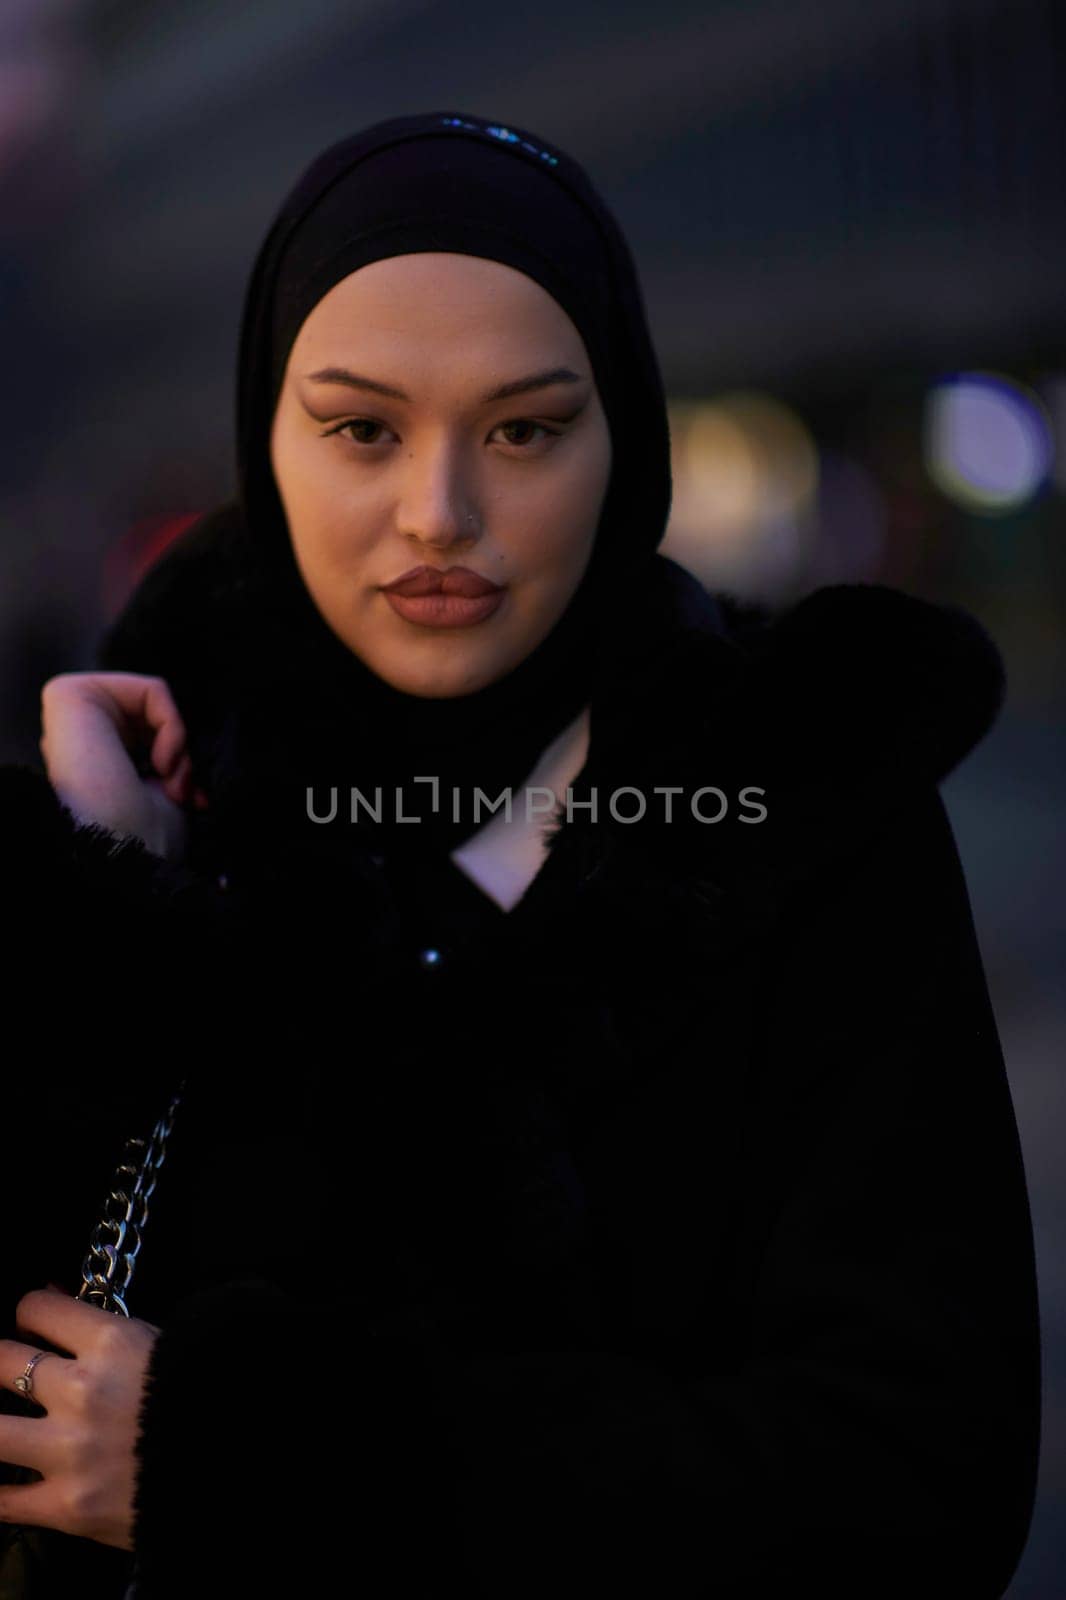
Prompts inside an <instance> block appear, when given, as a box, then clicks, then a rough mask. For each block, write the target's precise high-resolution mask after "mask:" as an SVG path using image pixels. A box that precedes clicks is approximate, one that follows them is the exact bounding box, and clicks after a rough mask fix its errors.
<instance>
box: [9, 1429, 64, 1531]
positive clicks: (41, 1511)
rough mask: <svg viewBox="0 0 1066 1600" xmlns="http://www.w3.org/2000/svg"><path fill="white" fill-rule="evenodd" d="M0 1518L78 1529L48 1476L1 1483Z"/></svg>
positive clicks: (34, 1526)
mask: <svg viewBox="0 0 1066 1600" xmlns="http://www.w3.org/2000/svg"><path fill="white" fill-rule="evenodd" d="M29 1426H30V1427H31V1428H32V1427H34V1426H36V1427H38V1428H39V1427H40V1423H36V1424H34V1423H32V1422H31V1423H30V1424H29ZM23 1464H24V1463H22V1462H19V1463H17V1465H20V1466H21V1465H23ZM0 1522H19V1523H21V1524H22V1526H23V1527H26V1528H55V1529H56V1530H57V1531H58V1532H60V1533H73V1532H75V1529H74V1525H73V1523H72V1521H71V1520H70V1518H69V1515H68V1513H67V1511H66V1509H65V1507H64V1505H63V1502H62V1499H61V1497H60V1495H59V1494H58V1493H57V1492H56V1489H55V1486H54V1485H53V1484H51V1483H49V1482H48V1481H47V1479H45V1480H44V1481H43V1482H41V1483H16V1484H7V1483H5V1484H2V1485H0Z"/></svg>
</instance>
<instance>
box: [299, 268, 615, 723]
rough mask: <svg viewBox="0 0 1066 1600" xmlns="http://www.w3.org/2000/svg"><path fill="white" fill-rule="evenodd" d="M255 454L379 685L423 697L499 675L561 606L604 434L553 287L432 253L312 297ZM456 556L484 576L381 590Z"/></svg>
mask: <svg viewBox="0 0 1066 1600" xmlns="http://www.w3.org/2000/svg"><path fill="white" fill-rule="evenodd" d="M345 374H347V376H346V375H345ZM564 374H565V376H564ZM534 379H536V380H538V381H537V382H536V383H534V382H533V380H534ZM549 379H551V380H552V381H548V380H549ZM504 389H510V390H511V391H512V392H511V393H510V394H503V395H502V396H501V395H500V394H497V393H495V391H498V390H504ZM386 391H388V392H386ZM516 391H520V392H516ZM270 458H271V464H272V466H273V469H274V477H275V480H276V482H277V486H278V492H279V494H280V496H281V501H282V505H283V506H284V508H285V514H286V518H287V520H288V525H289V532H290V535H291V538H292V547H293V552H294V555H295V558H296V563H297V565H298V567H299V569H300V572H301V574H302V576H303V580H304V583H305V584H306V586H307V589H308V591H309V593H310V595H311V597H312V599H313V600H314V602H315V604H316V606H317V607H318V609H319V611H320V612H321V613H322V616H323V617H324V619H325V621H326V622H327V623H328V624H329V626H330V627H331V628H332V630H333V632H334V633H335V634H336V635H337V636H338V638H340V639H341V640H342V641H343V642H344V643H345V644H346V645H347V646H348V647H349V649H350V650H352V651H353V652H354V653H355V655H357V656H358V657H359V658H360V659H361V660H362V661H363V662H365V663H366V665H367V666H368V667H370V668H371V670H372V671H374V672H376V673H377V674H378V676H379V677H381V678H383V679H385V680H386V682H388V683H390V684H391V685H392V686H393V687H394V688H397V689H401V690H403V691H405V692H406V693H408V694H416V695H422V696H426V697H430V698H441V697H446V696H452V695H459V694H467V693H470V692H472V691H474V690H476V689H480V688H483V687H484V686H485V685H486V684H489V683H492V682H493V681H495V680H496V679H497V678H501V677H503V676H504V674H505V673H507V672H509V671H510V670H511V669H512V668H513V667H515V666H517V665H518V663H519V662H520V661H522V660H523V659H524V658H525V657H526V656H527V655H529V653H530V652H531V651H532V650H533V649H535V648H536V646H537V645H538V644H539V643H540V641H541V640H542V639H543V638H545V637H546V635H547V634H548V633H549V632H550V631H551V629H552V627H553V626H554V624H555V622H556V621H557V620H558V618H559V617H560V616H561V615H562V613H563V612H564V611H565V609H566V607H567V604H568V602H569V600H570V598H571V596H572V595H573V593H574V591H575V590H576V589H577V587H578V584H579V583H580V581H581V578H582V576H583V574H584V572H585V569H586V567H587V565H588V562H589V558H590V556H591V554H592V546H593V541H594V538H595V534H596V528H597V524H598V521H599V515H600V509H601V507H602V504H603V500H604V496H605V494H606V491H607V483H608V479H609V477H610V471H611V440H610V434H609V431H608V427H607V419H606V416H605V415H604V412H603V409H602V406H601V403H600V397H599V394H598V392H597V389H596V384H595V381H594V379H593V376H592V366H591V363H590V361H589V357H588V353H587V351H586V349H585V345H584V342H583V340H582V338H581V335H580V334H579V333H578V331H577V329H576V328H575V326H574V324H573V323H572V322H571V321H570V318H569V317H568V316H567V314H566V312H565V311H564V310H563V309H562V307H561V306H560V305H559V304H558V302H557V301H556V300H554V299H553V298H552V297H551V295H549V294H548V293H547V291H546V290H544V289H542V288H541V286H540V285H539V284H538V283H535V282H534V281H533V279H532V278H528V277H526V275H525V274H524V273H522V272H518V271H516V270H515V269H514V268H512V267H507V266H504V265H503V264H502V263H501V262H498V261H489V260H486V259H484V258H482V257H481V256H465V255H456V254H452V253H450V252H434V253H426V254H416V255H406V256H390V257H388V258H386V259H384V260H381V261H374V262H371V263H370V264H369V265H367V266H365V267H360V268H359V270H358V271H357V272H353V273H351V274H350V275H349V276H348V277H347V278H344V279H342V280H341V281H340V282H339V283H337V284H335V285H334V287H333V288H332V289H331V290H330V291H329V293H328V294H326V295H324V296H323V298H322V299H321V300H320V301H319V302H318V304H317V305H316V306H315V307H314V309H313V310H312V311H311V313H310V315H309V316H308V317H307V320H306V321H305V322H304V324H303V326H302V328H301V329H300V332H299V334H298V335H297V338H296V341H295V343H294V345H293V348H292V350H291V352H290V355H289V360H288V365H287V368H286V372H285V378H284V382H283V385H282V389H281V393H280V395H279V397H278V404H277V409H276V411H275V415H274V423H273V428H272V431H271V442H270ZM456 567H461V568H465V569H466V570H467V571H468V572H471V573H473V574H475V575H477V576H478V577H480V578H483V579H488V580H489V582H490V583H492V584H495V585H498V586H499V592H498V593H494V594H492V595H491V596H490V598H489V599H487V600H482V601H478V600H474V599H466V600H463V599H461V598H458V597H455V596H452V597H449V596H448V594H447V592H445V594H444V595H442V596H438V597H437V598H436V599H434V598H432V597H430V598H428V599H423V600H421V601H419V600H418V599H404V598H403V597H401V596H396V597H394V598H395V604H394V603H393V600H391V599H390V598H389V597H388V596H387V595H386V593H385V586H387V585H389V584H392V583H395V581H396V580H397V579H400V578H403V577H404V576H405V575H406V574H408V573H410V572H411V571H412V569H414V568H428V569H430V577H429V581H430V583H434V582H439V577H438V578H437V579H435V578H434V577H433V575H434V574H437V575H440V574H445V573H447V572H448V571H449V569H451V568H456ZM452 582H453V580H448V579H446V580H445V590H446V591H447V589H448V588H449V587H451V586H452ZM449 624H450V625H449Z"/></svg>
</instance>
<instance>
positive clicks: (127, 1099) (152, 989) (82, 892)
mask: <svg viewBox="0 0 1066 1600" xmlns="http://www.w3.org/2000/svg"><path fill="white" fill-rule="evenodd" d="M0 850H2V851H3V858H4V859H3V868H4V912H5V923H6V927H5V932H6V935H7V937H6V939H5V946H6V950H5V979H6V989H7V994H8V997H9V1008H10V1010H9V1017H10V1018H11V1019H12V1020H13V1021H17V1022H18V1024H19V1027H18V1042H17V1043H15V1044H14V1046H13V1048H12V1049H11V1050H10V1052H9V1054H8V1058H7V1062H6V1067H7V1072H6V1075H5V1082H6V1085H7V1092H8V1094H9V1096H10V1097H11V1103H10V1104H9V1109H8V1113H7V1114H6V1115H5V1117H4V1118H3V1121H2V1123H0V1161H2V1164H3V1181H4V1184H5V1193H6V1194H7V1195H8V1196H12V1195H13V1194H15V1191H18V1192H17V1196H16V1197H15V1198H14V1199H13V1200H12V1204H16V1205H18V1206H19V1207H20V1208H24V1209H23V1211H22V1215H21V1217H20V1218H19V1219H18V1225H17V1226H13V1227H11V1228H10V1229H9V1232H8V1235H7V1239H6V1243H5V1281H6V1285H7V1290H8V1294H7V1301H8V1304H7V1308H6V1313H5V1315H6V1317H7V1319H8V1322H9V1324H10V1318H11V1315H12V1312H11V1306H12V1304H13V1300H12V1296H13V1295H14V1296H15V1297H17V1296H18V1295H20V1294H22V1293H24V1292H25V1291H26V1290H27V1289H29V1288H38V1287H40V1285H41V1284H42V1283H43V1282H44V1281H45V1276H46V1274H47V1273H48V1272H52V1273H53V1274H56V1275H57V1281H59V1282H62V1283H65V1282H66V1280H67V1278H68V1277H69V1276H70V1273H71V1271H72V1270H73V1269H74V1268H76V1267H78V1266H80V1261H77V1260H75V1259H74V1258H73V1256H72V1255H71V1252H72V1251H75V1250H76V1249H77V1248H78V1247H79V1245H78V1240H79V1239H86V1240H87V1238H88V1229H89V1227H90V1226H91V1223H92V1221H93V1220H94V1219H95V1217H96V1216H97V1215H98V1214H99V1209H98V1208H99V1205H100V1202H101V1198H102V1195H101V1187H100V1186H101V1184H102V1183H104V1182H106V1177H107V1175H108V1174H109V1173H110V1172H111V1171H113V1170H114V1167H115V1164H116V1162H117V1160H118V1158H119V1156H120V1154H121V1140H120V1142H119V1145H118V1146H116V1145H115V1130H116V1128H121V1129H122V1130H123V1134H122V1137H126V1136H128V1135H129V1134H131V1133H134V1132H137V1131H139V1130H140V1129H142V1128H143V1129H144V1130H145V1131H146V1132H147V1131H148V1130H150V1129H151V1127H152V1124H153V1123H154V1122H155V1120H156V1118H157V1117H158V1116H159V1115H160V1114H161V1112H162V1111H163V1110H164V1108H165V1106H166V1104H167V1102H168V1101H169V1098H170V1095H171V1094H172V1093H173V1091H174V1089H175V1088H176V1086H177V1084H178V1082H179V1081H180V1080H181V1078H182V1077H183V1076H184V1071H185V1066H186V1060H185V1050H186V1043H187V1039H188V1033H187V1031H186V1028H187V1027H188V1026H191V1025H192V1016H191V1009H192V1008H190V1006H189V1005H188V1004H185V1005H184V1006H182V1007H178V1006H177V1005H176V1004H175V994H176V992H177V990H178V987H179V985H180V982H181V980H180V979H179V977H178V973H179V972H184V973H185V974H186V978H187V979H191V980H192V984H193V988H192V991H191V992H193V993H195V994H197V995H198V996H199V997H200V998H201V999H202V1001H203V1004H204V1007H205V1008H206V1009H208V1010H209V1009H210V997H211V986H212V983H213V982H214V977H215V973H216V971H217V962H216V961H215V960H213V959H212V953H211V952H212V947H213V942H214V937H215V933H216V930H218V929H219V928H220V926H221V924H220V922H219V919H218V912H217V902H218V895H217V893H216V892H215V890H214V886H213V885H212V884H211V883H210V882H208V881H207V880H206V879H205V878H203V877H202V876H201V875H199V874H197V873H194V872H191V871H188V870H186V869H185V868H184V867H182V866H179V865H176V864H174V863H170V862H167V861H164V860H163V859H162V858H161V857H159V856H157V855H155V854H154V853H153V852H152V851H150V850H149V849H147V848H146V847H145V846H144V845H143V844H142V843H141V841H140V840H139V839H137V838H135V837H133V836H132V835H122V836H120V835H117V834H114V833H112V832H111V831H110V830H108V829H106V828H103V827H100V826H98V825H96V824H83V823H80V822H78V821H76V820H75V818H74V816H73V815H72V813H71V812H70V811H69V810H67V808H66V807H65V806H63V805H62V804H61V803H60V801H59V799H58V797H57V796H56V793H55V791H54V790H53V788H52V786H51V784H50V783H49V781H48V779H47V777H46V775H45V774H44V773H43V772H41V771H38V770H37V769H36V768H34V767H30V766H28V765H20V764H7V765H2V766H0ZM20 1096H21V1097H22V1104H29V1105H30V1106H32V1117H31V1118H29V1119H27V1118H25V1117H22V1116H20V1115H19V1111H18V1106H19V1097H20ZM79 1195H84V1197H85V1198H84V1205H85V1207H86V1210H85V1214H84V1217H83V1218H82V1219H81V1231H80V1233H79V1232H78V1228H79V1217H78V1213H77V1210H76V1209H75V1211H74V1213H73V1214H72V1213H71V1205H72V1199H71V1197H72V1196H75V1197H76V1196H79ZM74 1205H75V1207H76V1205H77V1201H76V1200H75V1201H74ZM64 1263H65V1265H64ZM76 1278H77V1274H76V1273H75V1279H76Z"/></svg>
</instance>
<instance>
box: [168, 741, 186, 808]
mask: <svg viewBox="0 0 1066 1600" xmlns="http://www.w3.org/2000/svg"><path fill="white" fill-rule="evenodd" d="M191 784H192V757H191V756H190V755H189V752H188V751H187V750H186V751H185V752H184V754H183V755H182V756H180V757H179V759H178V763H177V766H176V767H175V768H174V770H173V772H172V773H171V774H170V777H169V778H167V780H166V782H165V783H164V784H163V793H164V794H165V795H166V796H167V797H168V799H170V800H173V801H174V804H175V805H179V806H183V805H185V803H186V801H187V800H188V795H189V789H190V787H191Z"/></svg>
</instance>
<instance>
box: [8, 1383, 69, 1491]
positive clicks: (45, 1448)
mask: <svg viewBox="0 0 1066 1600" xmlns="http://www.w3.org/2000/svg"><path fill="white" fill-rule="evenodd" d="M41 1366H42V1367H43V1366H44V1362H43V1361H42V1362H41ZM54 1433H55V1424H54V1423H50V1422H49V1421H48V1419H47V1418H46V1417H7V1416H4V1417H0V1461H6V1462H7V1463H8V1464H9V1465H10V1466H12V1467H32V1468H33V1470H34V1472H50V1471H53V1470H54V1469H55V1467H56V1466H57V1465H58V1456H57V1451H56V1441H55V1438H54ZM8 1493H10V1490H9V1489H8V1488H7V1486H6V1485H0V1495H2V1494H8ZM4 1515H5V1513H4V1512H0V1517H2V1516H4Z"/></svg>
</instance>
